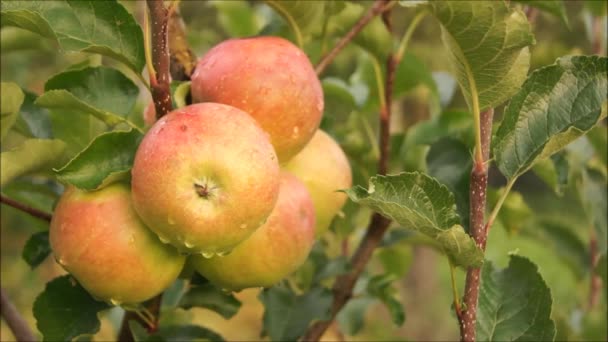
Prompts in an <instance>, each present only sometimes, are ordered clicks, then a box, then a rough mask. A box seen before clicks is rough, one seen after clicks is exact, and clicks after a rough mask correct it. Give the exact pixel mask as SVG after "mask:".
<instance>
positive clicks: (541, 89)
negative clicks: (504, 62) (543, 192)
mask: <svg viewBox="0 0 608 342" xmlns="http://www.w3.org/2000/svg"><path fill="white" fill-rule="evenodd" d="M607 73H608V58H606V57H598V56H589V57H588V56H574V57H563V58H560V59H558V60H557V63H556V64H553V65H551V66H548V67H544V68H542V69H538V70H536V71H534V72H533V73H532V74H531V75H530V77H529V78H528V79H527V80H526V82H525V83H524V85H523V86H522V87H521V89H520V91H519V92H518V93H517V94H516V95H515V96H514V97H513V98H512V99H511V102H510V103H509V105H508V106H507V108H506V109H505V113H504V116H503V120H502V123H501V125H500V127H499V128H498V131H497V132H496V136H495V138H494V144H493V151H494V157H495V159H496V163H497V165H498V168H499V169H500V171H501V172H502V174H503V175H504V176H505V177H507V178H508V179H514V178H516V177H518V176H519V175H521V174H523V173H524V172H525V171H527V170H528V169H530V168H531V167H532V166H533V165H534V163H535V162H536V161H537V160H541V159H544V158H547V157H549V156H551V155H552V154H554V153H555V152H557V151H559V150H561V149H562V148H564V147H565V146H566V145H567V144H568V143H570V142H571V141H573V140H574V139H576V138H578V137H579V136H581V135H582V134H584V132H586V131H588V130H590V129H591V128H592V127H593V126H594V125H595V124H596V122H597V121H598V120H599V119H600V118H601V116H602V115H601V111H602V110H601V107H602V103H603V102H605V101H606V91H607V86H606V84H607V81H606V78H607V76H606V74H607Z"/></svg>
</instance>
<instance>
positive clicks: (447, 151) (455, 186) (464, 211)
mask: <svg viewBox="0 0 608 342" xmlns="http://www.w3.org/2000/svg"><path fill="white" fill-rule="evenodd" d="M426 164H427V171H428V173H429V175H430V176H431V177H434V178H436V179H437V180H438V181H439V182H441V183H442V184H444V185H445V186H447V187H448V189H450V191H451V192H452V193H453V194H454V198H455V200H456V207H457V208H458V214H459V215H460V225H462V226H463V227H468V226H469V180H470V178H471V177H470V174H471V168H472V166H473V159H472V158H471V152H470V150H469V148H468V147H467V146H466V145H464V144H463V143H461V142H460V141H458V140H455V139H453V138H443V139H441V140H439V141H437V142H436V143H434V144H433V145H431V149H430V150H429V152H428V154H427V155H426Z"/></svg>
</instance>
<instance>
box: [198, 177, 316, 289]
mask: <svg viewBox="0 0 608 342" xmlns="http://www.w3.org/2000/svg"><path fill="white" fill-rule="evenodd" d="M314 222H315V218H314V209H313V206H312V200H311V199H310V195H309V194H308V191H307V190H306V188H305V187H304V184H302V182H300V181H299V180H298V179H297V178H296V177H294V176H292V175H290V174H288V173H286V172H283V173H282V174H281V190H280V192H279V199H278V201H277V205H276V207H275V208H274V210H273V211H272V214H270V217H269V218H268V221H267V222H266V223H265V224H264V225H263V226H261V227H260V228H259V229H258V230H256V231H255V233H253V235H251V236H250V237H249V238H248V239H247V240H245V241H244V242H243V243H241V244H240V245H238V246H237V247H236V248H234V250H233V251H232V253H230V254H228V255H226V256H223V257H214V258H211V259H206V258H204V257H202V256H200V255H193V256H191V257H190V258H191V259H189V262H190V263H192V265H194V268H195V269H196V271H197V272H199V273H200V274H201V275H203V276H204V277H205V278H207V279H209V281H211V282H212V283H214V284H216V285H217V286H220V287H222V288H224V289H228V290H234V291H238V290H241V289H244V288H248V287H269V286H272V285H274V284H276V283H277V282H278V281H280V280H281V279H283V278H285V277H287V276H288V275H290V274H291V273H292V272H294V271H295V270H296V269H298V267H300V266H301V265H302V264H303V263H304V261H306V258H307V257H308V253H309V252H310V249H311V248H312V245H313V243H314Z"/></svg>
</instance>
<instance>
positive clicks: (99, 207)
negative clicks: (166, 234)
mask: <svg viewBox="0 0 608 342" xmlns="http://www.w3.org/2000/svg"><path fill="white" fill-rule="evenodd" d="M50 242H51V247H52V249H53V253H54V254H55V259H56V260H57V262H58V263H59V264H60V265H61V266H63V268H64V269H65V270H67V271H68V272H70V273H71V274H72V276H73V277H74V278H76V279H77V280H78V282H79V283H80V284H81V285H82V286H83V287H84V288H85V289H86V290H87V291H88V292H89V293H91V295H93V296H94V297H95V298H97V299H100V300H105V301H108V302H111V303H112V304H114V305H118V304H123V303H124V304H135V303H139V302H143V301H145V300H148V299H150V298H152V297H154V296H156V295H157V294H159V293H161V292H162V291H164V290H165V289H166V288H167V287H169V285H171V283H172V282H173V281H174V280H175V279H177V276H178V275H179V273H180V271H181V270H182V268H183V266H184V261H185V257H184V256H182V255H180V254H179V253H178V251H177V250H176V249H175V248H173V247H171V246H168V245H165V244H163V243H161V242H160V241H159V240H158V237H157V236H156V235H155V234H154V233H152V232H151V231H150V230H149V229H148V228H146V226H144V224H143V222H142V221H141V220H140V219H139V217H138V216H137V214H136V213H135V210H133V207H132V205H131V194H130V191H129V187H128V186H127V185H124V184H120V183H114V184H112V185H109V186H107V187H105V188H103V189H101V190H98V191H94V192H85V191H82V190H78V189H76V188H75V187H72V186H68V187H67V188H66V191H65V192H64V193H63V195H62V196H61V198H60V200H59V202H58V204H57V207H56V208H55V212H54V213H53V219H52V221H51V227H50Z"/></svg>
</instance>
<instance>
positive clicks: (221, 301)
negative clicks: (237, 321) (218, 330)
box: [179, 283, 241, 319]
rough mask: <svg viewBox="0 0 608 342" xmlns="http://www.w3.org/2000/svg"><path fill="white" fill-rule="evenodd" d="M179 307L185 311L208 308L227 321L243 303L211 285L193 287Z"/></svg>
mask: <svg viewBox="0 0 608 342" xmlns="http://www.w3.org/2000/svg"><path fill="white" fill-rule="evenodd" d="M179 306H180V307H182V308H184V309H190V308H193V307H201V308H206V309H209V310H212V311H215V312H217V313H218V314H220V315H221V316H222V317H224V318H225V319H229V318H231V317H232V316H234V315H236V313H237V312H238V311H239V308H240V307H241V302H240V301H239V300H238V299H236V298H235V297H234V296H233V295H232V294H227V293H225V292H223V291H222V290H220V289H218V288H217V287H215V286H214V285H213V284H211V283H205V284H202V285H199V286H195V287H192V288H191V289H190V290H189V291H188V292H186V293H185V294H184V296H183V297H182V299H181V301H180V303H179Z"/></svg>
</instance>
